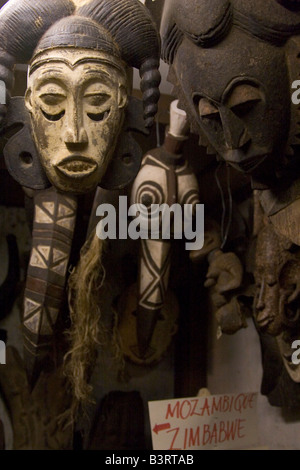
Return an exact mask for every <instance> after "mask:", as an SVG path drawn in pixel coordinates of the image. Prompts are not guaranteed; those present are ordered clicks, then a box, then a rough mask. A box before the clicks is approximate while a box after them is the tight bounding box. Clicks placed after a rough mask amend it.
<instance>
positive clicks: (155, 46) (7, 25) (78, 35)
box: [0, 0, 160, 127]
mask: <svg viewBox="0 0 300 470" xmlns="http://www.w3.org/2000/svg"><path fill="white" fill-rule="evenodd" d="M0 44H1V45H0V80H3V81H4V82H5V84H6V86H7V92H8V93H7V95H8V96H7V98H8V101H9V95H10V90H11V88H12V85H13V68H14V65H15V64H16V63H18V62H21V63H24V62H27V61H31V60H32V58H33V56H34V57H36V55H37V54H39V53H40V52H41V51H44V50H47V49H48V48H55V47H78V48H79V47H82V48H86V49H94V50H98V51H99V50H100V51H104V52H108V53H110V54H112V55H113V56H115V57H118V58H120V59H121V60H122V61H124V63H125V64H127V65H128V66H131V67H135V68H137V69H139V71H140V75H141V79H142V80H141V89H142V91H143V93H144V96H143V102H144V118H145V125H146V127H149V126H151V125H152V123H153V118H154V116H155V114H156V111H157V101H158V99H159V90H158V86H159V83H160V74H159V72H158V66H159V54H160V44H159V39H158V34H157V31H156V28H155V24H154V22H153V20H152V18H151V16H150V14H149V13H148V11H147V9H146V8H145V7H144V5H142V4H141V3H140V2H139V1H138V0H118V1H116V0H92V1H90V2H88V3H86V4H85V5H84V6H82V7H80V8H76V6H75V4H74V3H73V2H72V1H71V0H52V1H51V2H45V0H35V1H34V2H32V1H30V0H10V1H9V2H8V3H7V4H6V5H5V6H4V7H3V8H2V9H1V12H0ZM2 111H3V108H2ZM4 111H5V110H4Z"/></svg>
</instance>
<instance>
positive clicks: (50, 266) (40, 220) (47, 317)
mask: <svg viewBox="0 0 300 470" xmlns="http://www.w3.org/2000/svg"><path fill="white" fill-rule="evenodd" d="M34 202H35V217H34V225H33V233H32V249H31V256H30V261H29V265H28V270H27V282H26V289H25V298H24V314H23V333H24V346H25V349H24V353H25V362H26V363H27V364H26V366H27V372H28V376H29V377H32V378H33V377H37V375H38V373H39V371H40V369H41V364H40V360H42V359H40V358H42V357H45V354H46V351H48V350H49V347H51V341H50V339H49V338H51V337H52V336H53V332H54V327H55V324H56V322H57V317H58V314H59V311H60V307H61V304H62V300H63V296H64V285H65V281H66V274H67V269H68V263H69V258H70V252H71V247H72V240H73V233H74V228H75V222H76V211H77V199H76V197H75V196H67V195H65V194H62V193H59V192H57V191H56V190H55V189H54V188H50V189H47V190H44V191H40V192H39V193H37V195H36V196H35V200H34Z"/></svg>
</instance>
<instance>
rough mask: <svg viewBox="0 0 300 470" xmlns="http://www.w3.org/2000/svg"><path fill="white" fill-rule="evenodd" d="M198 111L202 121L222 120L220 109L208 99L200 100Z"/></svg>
mask: <svg viewBox="0 0 300 470" xmlns="http://www.w3.org/2000/svg"><path fill="white" fill-rule="evenodd" d="M198 110H199V116H200V117H201V119H214V120H221V118H220V113H219V110H218V108H217V107H216V106H215V105H214V104H213V103H211V102H210V101H208V100H207V99H206V98H200V100H199V104H198Z"/></svg>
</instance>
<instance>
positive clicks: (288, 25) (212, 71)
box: [161, 0, 300, 187]
mask: <svg viewBox="0 0 300 470" xmlns="http://www.w3.org/2000/svg"><path fill="white" fill-rule="evenodd" d="M262 3H263V5H262ZM299 24H300V23H299V13H298V12H294V11H291V10H288V9H287V8H285V7H284V6H281V5H279V4H277V3H276V2H274V0H268V1H266V2H261V1H259V0H251V1H245V0H231V1H228V0H221V1H215V0H214V1H212V2H209V3H207V2H205V1H196V0H192V1H191V2H189V3H187V2H186V3H181V2H179V1H178V0H166V3H165V10H164V15H163V20H162V27H161V35H162V42H163V57H164V59H165V61H167V62H169V63H170V65H171V67H170V74H169V79H170V81H172V83H173V84H174V85H175V94H176V95H177V96H178V97H179V99H180V104H181V106H183V107H184V109H185V110H186V111H187V113H188V115H189V118H190V120H191V123H192V130H193V131H194V132H196V133H199V134H200V136H203V138H204V140H203V141H202V143H204V144H205V143H207V142H208V143H209V145H210V147H213V149H214V151H215V153H217V154H218V155H219V156H220V157H221V158H222V159H223V160H225V161H226V162H228V163H229V164H230V165H232V166H233V167H235V168H236V169H238V170H240V171H242V172H245V173H250V174H251V175H252V176H253V177H254V179H255V180H256V181H257V182H260V183H262V184H263V185H265V186H267V187H268V186H271V185H272V183H273V181H274V179H275V177H276V174H275V170H276V167H277V165H278V163H279V160H280V158H281V157H283V155H284V154H285V149H286V145H287V141H288V138H289V131H290V121H291V81H292V77H291V74H290V72H291V71H290V69H289V66H288V62H289V61H288V54H289V53H288V47H287V44H288V41H289V39H290V38H291V36H293V34H297V33H299ZM297 60H299V59H296V61H297ZM294 79H295V78H294ZM200 142H201V141H200ZM257 187H261V186H257Z"/></svg>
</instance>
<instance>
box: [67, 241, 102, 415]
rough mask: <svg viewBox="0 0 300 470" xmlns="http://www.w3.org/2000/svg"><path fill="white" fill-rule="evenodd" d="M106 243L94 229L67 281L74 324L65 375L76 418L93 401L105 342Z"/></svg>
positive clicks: (70, 333)
mask: <svg viewBox="0 0 300 470" xmlns="http://www.w3.org/2000/svg"><path fill="white" fill-rule="evenodd" d="M104 246H105V242H104V241H103V240H100V239H99V238H98V237H97V235H96V232H92V233H91V235H90V237H89V238H88V240H87V241H86V243H85V244H84V245H83V247H82V248H81V251H80V259H79V262H78V264H77V266H76V268H74V269H73V270H72V272H71V274H70V277H69V281H68V302H69V311H70V320H71V327H70V329H69V331H68V332H67V336H68V339H69V343H70V350H69V352H68V353H67V354H66V356H65V374H66V375H67V377H68V379H69V381H70V383H71V386H72V391H73V397H74V399H73V405H72V414H73V417H74V418H76V414H77V412H78V410H79V407H80V406H84V405H85V404H87V403H88V402H91V399H90V394H91V392H92V387H91V386H90V385H89V379H90V377H91V374H92V371H93V367H94V365H95V362H96V359H97V347H98V346H99V345H101V344H103V343H104V341H105V327H104V325H102V324H101V323H100V320H101V311H100V305H99V299H100V289H101V287H102V285H103V282H104V278H105V270H104V268H103V265H102V255H103V252H104Z"/></svg>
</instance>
